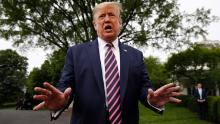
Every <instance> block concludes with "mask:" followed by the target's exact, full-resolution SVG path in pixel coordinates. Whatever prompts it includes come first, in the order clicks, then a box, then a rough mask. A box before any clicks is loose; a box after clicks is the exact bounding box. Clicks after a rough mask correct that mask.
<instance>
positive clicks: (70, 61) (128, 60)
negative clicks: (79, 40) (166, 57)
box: [59, 39, 157, 124]
mask: <svg viewBox="0 0 220 124" xmlns="http://www.w3.org/2000/svg"><path fill="white" fill-rule="evenodd" d="M119 49H120V67H121V68H120V95H121V103H122V118H123V123H125V124H138V123H139V110H138V101H139V100H140V101H141V103H143V104H144V105H145V106H147V107H149V108H151V109H152V110H154V111H156V112H157V110H156V109H154V108H153V107H151V106H150V105H149V104H148V102H147V101H146V97H147V89H148V88H152V85H151V82H150V81H149V78H148V74H147V72H146V71H145V66H144V61H143V55H142V52H140V51H139V50H137V49H134V48H132V47H130V46H127V45H123V44H122V43H119ZM99 52H102V51H99V49H98V41H97V39H96V40H94V41H93V42H88V43H84V44H81V45H76V46H73V47H71V48H69V50H68V52H67V56H66V61H65V65H64V68H63V72H62V76H61V79H60V82H59V89H60V90H61V91H64V90H65V89H66V88H67V87H69V86H71V87H72V91H73V93H72V99H71V100H70V102H71V101H72V100H73V101H74V104H73V111H72V117H71V124H105V123H106V110H107V109H106V104H105V103H106V101H105V91H104V83H103V77H102V70H101V62H100V57H99ZM64 109H65V108H64Z"/></svg>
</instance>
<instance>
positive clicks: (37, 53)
mask: <svg viewBox="0 0 220 124" xmlns="http://www.w3.org/2000/svg"><path fill="white" fill-rule="evenodd" d="M178 3H179V4H180V10H181V11H185V12H193V11H195V10H196V8H201V7H204V8H206V9H211V13H212V14H213V15H215V16H218V17H220V7H219V5H220V0H178ZM219 30H220V21H219V22H217V23H212V24H211V25H210V26H209V27H208V32H209V34H208V36H207V39H208V40H219V41H220V33H219ZM4 49H14V50H16V51H17V52H18V53H19V54H20V55H22V56H26V57H27V58H28V64H29V65H28V72H30V71H31V70H32V69H33V68H34V67H40V66H41V64H42V63H43V62H44V60H45V59H46V58H47V54H48V53H50V51H44V50H43V49H40V48H30V49H29V50H28V51H26V52H24V51H21V50H19V48H15V47H13V46H12V43H11V42H10V41H5V40H3V39H0V50H4ZM150 55H152V56H155V57H158V58H160V60H161V61H162V62H164V61H166V59H167V57H168V55H169V54H168V53H165V52H163V51H161V50H156V49H149V50H147V51H145V52H144V56H145V57H147V56H150Z"/></svg>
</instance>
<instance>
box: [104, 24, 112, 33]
mask: <svg viewBox="0 0 220 124" xmlns="http://www.w3.org/2000/svg"><path fill="white" fill-rule="evenodd" d="M104 29H105V31H106V32H111V31H112V26H111V25H106V26H105V27H104Z"/></svg>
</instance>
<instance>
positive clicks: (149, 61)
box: [144, 56, 169, 88]
mask: <svg viewBox="0 0 220 124" xmlns="http://www.w3.org/2000/svg"><path fill="white" fill-rule="evenodd" d="M144 62H145V65H146V68H147V71H148V74H149V77H150V80H151V82H152V83H153V84H154V86H155V88H159V87H160V86H162V85H164V84H166V83H168V78H169V77H168V74H167V71H166V69H165V66H164V65H163V64H162V63H161V62H160V61H159V59H158V58H154V57H152V56H150V57H148V58H145V59H144Z"/></svg>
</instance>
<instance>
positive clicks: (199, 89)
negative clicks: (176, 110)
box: [198, 88, 202, 99]
mask: <svg viewBox="0 0 220 124" xmlns="http://www.w3.org/2000/svg"><path fill="white" fill-rule="evenodd" d="M198 91H199V99H202V88H198Z"/></svg>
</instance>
